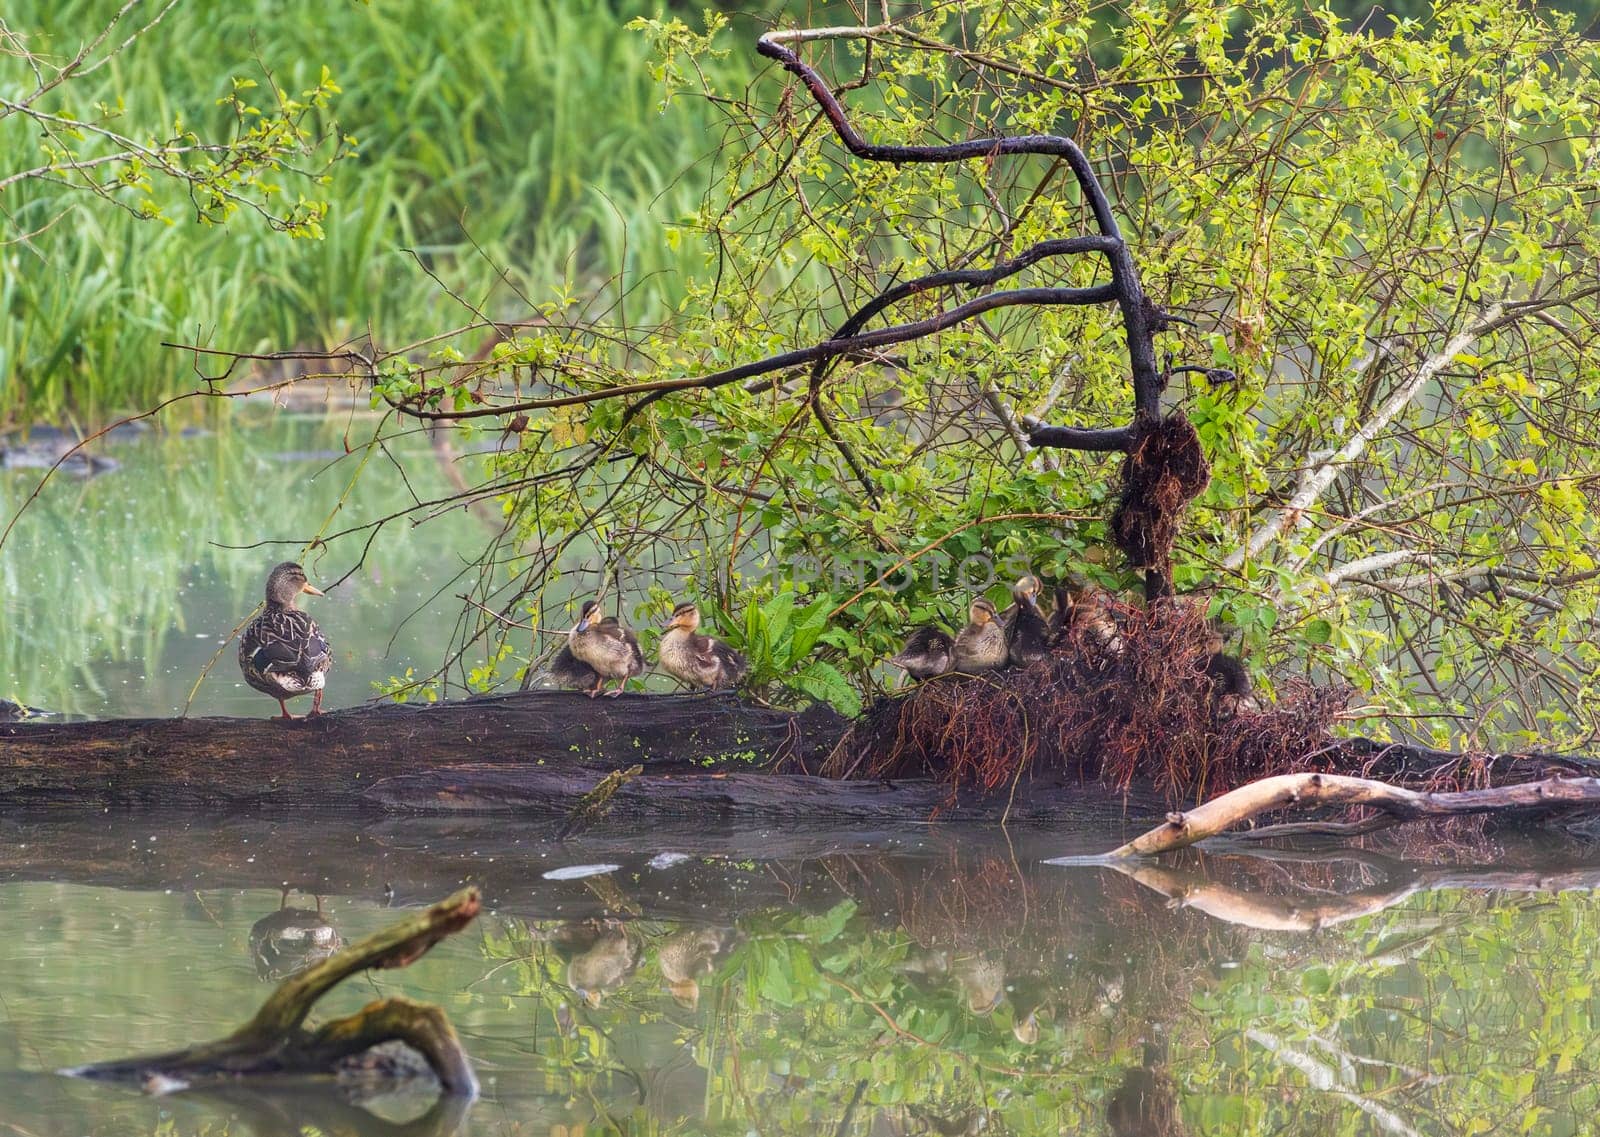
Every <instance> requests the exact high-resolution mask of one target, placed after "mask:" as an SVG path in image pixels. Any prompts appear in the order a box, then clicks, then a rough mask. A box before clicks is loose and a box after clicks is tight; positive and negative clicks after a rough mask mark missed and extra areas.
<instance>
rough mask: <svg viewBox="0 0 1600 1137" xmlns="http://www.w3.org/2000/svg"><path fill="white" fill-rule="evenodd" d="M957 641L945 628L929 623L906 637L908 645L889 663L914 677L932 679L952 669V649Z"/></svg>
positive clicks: (893, 656) (890, 658)
mask: <svg viewBox="0 0 1600 1137" xmlns="http://www.w3.org/2000/svg"><path fill="white" fill-rule="evenodd" d="M954 646H955V641H954V640H952V639H951V638H950V633H949V632H947V631H945V630H944V629H943V628H940V627H937V626H935V625H933V624H928V625H926V626H924V627H921V628H918V629H917V630H916V631H914V632H912V633H911V634H910V635H909V636H907V637H906V646H905V647H903V648H901V649H900V652H899V654H898V655H892V656H890V657H889V663H890V664H892V665H893V666H895V667H900V668H903V669H904V670H905V673H906V674H907V675H909V676H911V678H913V679H932V678H933V677H934V676H935V675H943V674H944V673H945V672H946V671H949V670H950V650H951V648H953V647H954Z"/></svg>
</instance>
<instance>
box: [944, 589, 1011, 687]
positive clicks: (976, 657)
mask: <svg viewBox="0 0 1600 1137" xmlns="http://www.w3.org/2000/svg"><path fill="white" fill-rule="evenodd" d="M967 621H968V623H967V626H966V627H964V628H962V629H961V631H960V633H959V634H958V635H957V636H956V642H955V644H954V645H953V646H952V647H951V649H950V659H951V662H952V663H953V664H954V666H955V670H957V671H961V672H965V673H966V674H968V675H976V674H977V673H978V672H980V671H989V670H992V669H993V668H996V667H1004V666H1005V662H1006V659H1007V658H1008V656H1009V654H1010V651H1009V649H1008V648H1007V647H1006V630H1005V627H1004V626H1003V625H1002V624H1001V623H1000V613H999V612H997V611H995V607H994V605H993V604H991V603H990V602H989V600H988V598H987V597H984V596H980V597H978V598H977V599H976V600H974V601H973V602H972V604H971V605H970V606H969V607H968V608H967Z"/></svg>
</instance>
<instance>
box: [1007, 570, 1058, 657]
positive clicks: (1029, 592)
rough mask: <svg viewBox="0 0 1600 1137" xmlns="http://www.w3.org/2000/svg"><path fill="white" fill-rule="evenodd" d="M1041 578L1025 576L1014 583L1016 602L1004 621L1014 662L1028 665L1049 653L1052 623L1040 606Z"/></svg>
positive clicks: (1012, 591)
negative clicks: (1046, 618) (1007, 618)
mask: <svg viewBox="0 0 1600 1137" xmlns="http://www.w3.org/2000/svg"><path fill="white" fill-rule="evenodd" d="M1039 588H1040V586H1039V578H1038V577H1036V576H1025V577H1023V578H1022V579H1021V580H1019V581H1017V583H1016V584H1014V585H1012V586H1011V595H1012V597H1013V598H1014V599H1015V600H1016V603H1015V604H1013V605H1012V606H1011V618H1010V619H1009V620H1007V621H1006V622H1005V627H1006V644H1007V650H1008V653H1009V656H1010V659H1011V662H1012V663H1014V664H1016V665H1017V666H1018V667H1026V666H1027V665H1028V664H1030V663H1035V662H1037V661H1039V660H1041V659H1048V658H1049V656H1050V641H1051V639H1052V638H1053V637H1052V636H1051V634H1050V624H1049V622H1048V621H1046V620H1045V618H1044V613H1043V612H1041V611H1040V610H1039Z"/></svg>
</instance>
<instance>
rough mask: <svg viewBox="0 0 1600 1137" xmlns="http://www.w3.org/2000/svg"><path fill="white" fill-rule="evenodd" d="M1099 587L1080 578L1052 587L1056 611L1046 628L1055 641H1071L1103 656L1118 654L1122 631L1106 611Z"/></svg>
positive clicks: (1104, 597)
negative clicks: (1079, 579)
mask: <svg viewBox="0 0 1600 1137" xmlns="http://www.w3.org/2000/svg"><path fill="white" fill-rule="evenodd" d="M1107 599H1108V597H1107V596H1106V594H1105V591H1104V590H1103V589H1100V588H1097V587H1095V586H1094V585H1092V584H1087V583H1085V582H1083V581H1078V580H1074V581H1070V582H1068V584H1067V585H1066V587H1065V588H1058V589H1056V610H1055V613H1054V615H1052V616H1051V618H1050V629H1051V631H1052V632H1053V633H1054V634H1055V636H1056V638H1057V639H1058V640H1073V641H1076V643H1077V644H1078V645H1079V646H1080V647H1083V648H1086V649H1088V650H1089V651H1091V652H1094V653H1097V654H1100V655H1103V656H1112V657H1115V656H1120V655H1121V654H1122V647H1123V644H1122V632H1121V631H1119V630H1118V628H1117V622H1116V620H1114V619H1113V618H1112V616H1111V613H1110V612H1109V611H1108V610H1107V607H1106V601H1107Z"/></svg>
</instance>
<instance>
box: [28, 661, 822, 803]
mask: <svg viewBox="0 0 1600 1137" xmlns="http://www.w3.org/2000/svg"><path fill="white" fill-rule="evenodd" d="M843 725H844V723H843V720H842V719H841V718H840V717H839V716H838V715H837V714H835V713H834V712H833V711H831V710H829V709H828V708H826V707H814V708H811V709H809V710H807V711H804V712H801V713H798V714H796V713H794V712H791V711H780V710H774V709H771V708H767V707H760V706H755V705H753V704H749V703H745V702H742V701H740V700H739V699H737V698H736V697H734V696H731V695H683V696H678V695H624V696H622V697H621V698H617V699H587V698H584V697H583V696H581V695H578V694H574V693H571V692H565V691H560V692H557V691H529V692H521V693H517V694H510V695H495V696H487V697H481V698H475V699H467V700H464V701H461V702H452V703H438V704H433V705H425V704H424V705H416V704H382V705H373V706H364V707H357V708H351V709H349V710H340V711H332V712H329V713H327V714H324V715H321V716H319V717H316V718H310V719H299V720H296V721H292V722H285V721H282V720H277V719H267V718H262V719H229V718H194V719H121V720H110V721H103V722H78V723H59V724H49V723H46V724H36V723H32V722H22V723H7V724H3V725H0V809H6V808H9V809H18V808H28V807H38V806H50V807H57V806H74V807H78V808H83V809H100V808H118V807H130V806H132V807H173V808H186V809H187V808H208V807H211V808H214V807H224V808H233V807H273V806H276V807H280V808H285V809H300V808H317V809H319V810H322V811H337V810H341V809H344V810H357V811H359V810H363V809H368V810H370V809H374V808H378V807H375V806H374V803H373V800H372V798H371V796H370V794H369V793H368V791H369V790H370V789H371V787H372V785H373V784H374V783H375V782H377V781H379V780H381V779H384V778H389V777H394V776H398V775H405V774H411V773H414V772H416V771H419V770H438V769H440V768H442V767H446V766H449V765H452V764H455V763H460V762H463V761H470V762H472V763H474V764H475V765H477V766H482V767H488V766H496V765H502V766H505V767H508V768H524V769H527V768H532V767H535V764H537V763H546V765H545V766H542V767H538V768H540V769H550V770H554V769H573V770H577V771H578V776H579V777H581V776H583V774H584V773H585V771H584V770H583V769H582V768H581V767H579V766H578V765H577V764H578V763H585V762H587V763H593V764H596V765H598V766H599V767H600V768H601V772H602V773H604V772H607V771H609V770H611V769H614V768H616V767H618V766H630V765H633V764H634V763H643V764H644V765H645V766H646V767H647V768H648V767H651V766H655V765H680V766H681V765H684V764H695V765H699V764H704V763H707V762H715V761H716V760H718V759H731V758H736V757H737V758H740V759H741V762H740V764H741V765H742V766H748V764H749V759H751V758H755V759H757V760H758V761H762V762H769V763H770V762H780V761H784V760H793V761H796V762H799V763H805V762H809V761H815V760H817V759H818V758H820V756H821V755H823V754H825V753H826V752H827V751H828V749H829V748H830V747H831V746H832V745H833V743H834V741H835V740H836V739H837V737H838V735H839V734H840V733H841V731H842V729H843ZM569 762H570V763H572V764H573V765H572V766H571V767H569V765H568V763H569ZM593 788H594V781H593V778H590V779H589V781H588V782H587V783H586V784H584V785H583V786H582V788H581V790H580V791H578V796H581V795H582V794H583V793H587V792H588V791H590V790H592V789H593ZM569 804H570V803H569Z"/></svg>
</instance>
